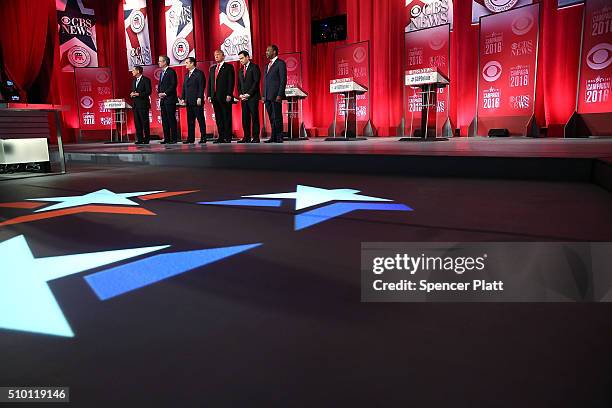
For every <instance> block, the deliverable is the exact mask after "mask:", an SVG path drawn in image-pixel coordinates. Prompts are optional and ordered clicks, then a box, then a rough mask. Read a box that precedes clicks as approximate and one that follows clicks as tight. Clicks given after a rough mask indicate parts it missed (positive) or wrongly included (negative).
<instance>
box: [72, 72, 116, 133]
mask: <svg viewBox="0 0 612 408" xmlns="http://www.w3.org/2000/svg"><path fill="white" fill-rule="evenodd" d="M74 76H75V80H76V101H77V104H78V109H79V127H80V129H81V130H102V129H104V130H106V129H110V127H111V124H112V113H111V112H110V111H108V110H107V109H104V100H106V99H111V98H112V97H113V81H112V74H111V69H110V68H75V69H74Z"/></svg>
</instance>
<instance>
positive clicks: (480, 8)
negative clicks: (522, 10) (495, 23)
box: [472, 0, 533, 24]
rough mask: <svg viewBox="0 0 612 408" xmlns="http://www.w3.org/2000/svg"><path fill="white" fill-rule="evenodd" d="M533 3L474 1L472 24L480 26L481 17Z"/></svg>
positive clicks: (530, 0) (529, 0) (519, 1)
mask: <svg viewBox="0 0 612 408" xmlns="http://www.w3.org/2000/svg"><path fill="white" fill-rule="evenodd" d="M531 3H533V0H472V24H478V21H479V19H480V18H481V17H485V16H488V15H490V14H496V13H504V12H506V11H508V10H512V9H517V8H519V7H522V6H526V5H528V4H531Z"/></svg>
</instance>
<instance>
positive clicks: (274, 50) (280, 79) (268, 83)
mask: <svg viewBox="0 0 612 408" xmlns="http://www.w3.org/2000/svg"><path fill="white" fill-rule="evenodd" d="M266 57H268V59H269V60H270V62H269V63H268V65H267V66H266V73H265V76H264V96H263V100H264V104H265V105H266V110H267V111H268V117H269V118H270V126H271V127H272V136H271V137H270V139H269V140H267V141H266V142H265V143H283V105H282V101H283V99H284V98H285V87H286V86H287V64H285V61H283V60H282V59H280V58H278V47H277V46H276V45H269V46H268V48H267V49H266Z"/></svg>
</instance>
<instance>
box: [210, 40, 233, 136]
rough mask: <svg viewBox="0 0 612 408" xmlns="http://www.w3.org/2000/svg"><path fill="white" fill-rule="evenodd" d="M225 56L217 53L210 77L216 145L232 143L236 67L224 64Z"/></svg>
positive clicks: (217, 51) (219, 51)
mask: <svg viewBox="0 0 612 408" xmlns="http://www.w3.org/2000/svg"><path fill="white" fill-rule="evenodd" d="M224 59H225V54H224V53H223V51H221V50H216V51H215V62H216V64H215V65H213V66H212V67H210V72H209V75H208V91H207V93H208V101H209V102H211V103H212V104H213V108H214V109H215V121H216V122H217V129H218V131H219V138H218V139H217V140H216V141H215V142H214V143H231V142H232V103H233V102H234V83H235V78H236V77H235V75H234V67H233V65H231V64H228V63H226V62H224V61H223V60H224Z"/></svg>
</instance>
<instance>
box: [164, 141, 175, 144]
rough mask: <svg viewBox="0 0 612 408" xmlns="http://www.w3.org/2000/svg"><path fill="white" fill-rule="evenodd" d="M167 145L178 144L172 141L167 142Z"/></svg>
mask: <svg viewBox="0 0 612 408" xmlns="http://www.w3.org/2000/svg"><path fill="white" fill-rule="evenodd" d="M166 144H176V142H175V141H172V142H166Z"/></svg>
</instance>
